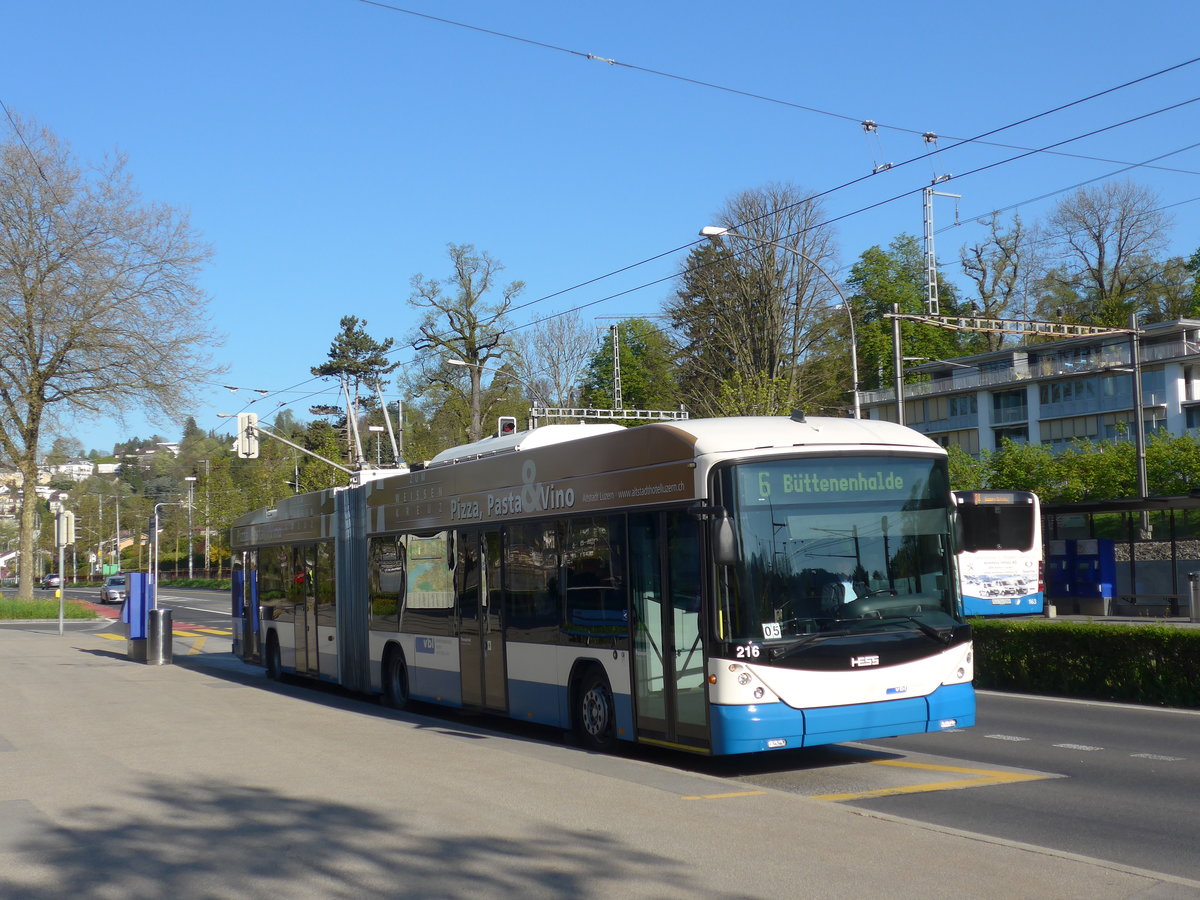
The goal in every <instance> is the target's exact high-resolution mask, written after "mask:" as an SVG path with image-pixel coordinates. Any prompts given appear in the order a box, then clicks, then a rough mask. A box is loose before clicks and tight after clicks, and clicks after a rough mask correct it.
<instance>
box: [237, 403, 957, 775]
mask: <svg viewBox="0 0 1200 900" xmlns="http://www.w3.org/2000/svg"><path fill="white" fill-rule="evenodd" d="M953 529H954V522H953V502H952V498H951V493H950V489H949V482H948V480H947V471H946V455H945V452H944V451H943V450H942V449H941V448H940V447H938V446H937V445H936V444H934V443H933V442H931V441H929V440H928V439H926V438H924V437H923V436H921V435H919V434H918V433H916V432H914V431H911V430H909V429H906V428H903V427H901V426H897V425H894V424H891V423H887V422H871V421H866V420H854V419H808V420H807V421H806V420H805V419H804V417H803V416H802V415H800V414H797V415H795V416H793V417H792V418H786V417H770V418H767V417H763V418H758V417H754V418H729V419H710V420H690V421H688V420H685V421H680V422H673V423H670V424H666V423H662V424H650V425H644V426H640V427H637V428H629V429H626V428H621V427H619V426H615V425H582V424H581V425H550V426H545V427H542V428H538V429H535V430H532V431H528V432H520V433H517V434H512V435H505V436H497V437H494V438H489V439H486V440H483V441H479V442H476V443H474V444H471V445H467V446H463V447H457V448H454V449H452V450H448V451H446V452H444V453H441V454H439V455H438V456H437V457H435V458H434V459H433V460H431V461H429V462H428V463H425V464H423V465H419V466H413V467H412V469H411V470H410V471H401V472H398V473H393V474H389V475H386V476H384V477H379V478H377V479H376V480H373V481H367V482H366V483H363V484H360V485H358V486H354V487H349V488H343V489H335V490H331V491H325V492H320V493H313V494H306V495H299V496H296V497H290V498H288V499H286V500H284V501H282V502H281V503H280V504H279V505H278V506H277V507H275V508H273V509H265V510H259V511H257V512H253V513H249V514H247V515H245V516H243V517H241V518H240V519H238V521H237V522H236V523H235V524H234V527H233V531H232V543H233V547H234V551H235V558H236V559H237V560H238V562H237V571H236V572H235V578H234V596H233V612H234V616H235V617H236V618H237V619H238V620H240V622H239V623H238V625H239V628H238V636H237V640H236V641H235V652H237V653H238V654H239V655H240V656H241V657H242V658H243V659H246V660H247V661H255V662H259V663H261V664H263V665H265V666H266V668H267V670H268V672H269V673H270V674H271V675H273V676H275V677H280V676H282V675H284V674H292V675H304V676H309V677H312V678H318V679H322V680H327V681H332V682H337V683H339V684H341V685H344V686H346V687H347V688H350V689H352V690H356V691H362V692H366V693H377V694H381V695H382V697H383V699H384V701H385V702H386V703H388V704H390V705H391V706H393V707H399V708H403V707H405V706H407V705H408V704H409V703H410V702H411V701H423V702H426V703H432V704H443V705H446V706H451V707H460V708H470V709H475V710H481V711H485V712H492V713H496V714H501V715H507V716H511V717H512V718H515V719H520V720H523V721H530V722H538V723H544V724H547V725H552V726H557V727H561V728H565V729H570V730H573V731H574V732H576V733H577V734H578V735H579V738H580V740H581V742H582V743H583V744H584V745H585V746H586V747H588V748H589V749H593V750H605V749H610V748H611V747H612V746H614V745H615V744H616V742H617V741H637V742H643V743H649V744H657V745H663V746H669V747H674V748H679V749H684V750H690V751H695V752H699V753H710V754H730V753H748V752H755V751H762V750H773V749H779V748H795V747H807V746H813V745H819V744H828V743H833V742H840V741H853V740H863V739H869V738H882V737H888V736H894V735H901V734H910V733H914V732H928V731H941V730H947V729H957V728H963V727H966V726H969V725H972V724H974V719H975V695H974V690H973V687H972V683H971V681H972V674H973V671H972V644H971V629H970V626H969V625H968V624H966V623H965V622H964V620H963V618H962V615H961V603H960V598H959V592H958V581H957V579H956V577H955V571H956V570H955V561H954V543H953Z"/></svg>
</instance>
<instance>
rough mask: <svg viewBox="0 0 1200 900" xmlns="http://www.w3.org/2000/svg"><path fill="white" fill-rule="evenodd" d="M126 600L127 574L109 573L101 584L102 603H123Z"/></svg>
mask: <svg viewBox="0 0 1200 900" xmlns="http://www.w3.org/2000/svg"><path fill="white" fill-rule="evenodd" d="M124 600H125V576H124V575H109V576H108V577H107V578H105V579H104V584H102V585H101V586H100V602H101V603H121V602H123V601H124Z"/></svg>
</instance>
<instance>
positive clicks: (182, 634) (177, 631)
mask: <svg viewBox="0 0 1200 900" xmlns="http://www.w3.org/2000/svg"><path fill="white" fill-rule="evenodd" d="M171 634H173V635H175V637H194V638H198V637H200V635H198V634H196V632H194V631H184V630H183V629H182V628H172V629H171Z"/></svg>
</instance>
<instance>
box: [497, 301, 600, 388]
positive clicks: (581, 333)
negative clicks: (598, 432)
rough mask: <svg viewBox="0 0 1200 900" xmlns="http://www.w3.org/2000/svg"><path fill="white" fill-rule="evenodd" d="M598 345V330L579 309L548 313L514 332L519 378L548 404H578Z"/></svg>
mask: <svg viewBox="0 0 1200 900" xmlns="http://www.w3.org/2000/svg"><path fill="white" fill-rule="evenodd" d="M596 345H597V338H596V330H595V329H594V328H592V327H590V326H587V325H584V324H583V320H582V318H580V315H579V313H578V312H577V311H571V312H567V313H561V314H559V315H551V316H547V317H546V318H544V319H542V320H541V321H540V322H537V323H535V324H534V326H533V327H532V328H530V329H529V330H527V331H521V332H517V333H516V334H515V335H514V339H513V346H514V348H515V349H516V351H517V362H516V366H515V368H516V372H517V377H518V378H520V380H521V383H522V385H523V386H525V387H526V388H527V389H528V390H529V391H531V392H532V394H533V395H534V396H535V397H536V398H537V399H538V400H541V401H542V402H543V403H545V404H546V405H547V406H578V405H579V392H580V385H581V384H582V383H583V376H584V374H585V373H586V372H587V370H588V364H589V363H590V361H591V358H592V354H593V353H594V352H595V350H596Z"/></svg>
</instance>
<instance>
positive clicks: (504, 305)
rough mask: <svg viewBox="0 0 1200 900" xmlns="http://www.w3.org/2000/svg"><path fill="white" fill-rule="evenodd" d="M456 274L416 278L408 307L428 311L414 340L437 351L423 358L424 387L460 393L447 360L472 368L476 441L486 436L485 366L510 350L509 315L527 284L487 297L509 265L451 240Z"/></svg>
mask: <svg viewBox="0 0 1200 900" xmlns="http://www.w3.org/2000/svg"><path fill="white" fill-rule="evenodd" d="M447 248H448V251H449V254H450V262H451V265H452V267H453V272H452V273H451V275H450V277H449V278H447V279H445V280H444V281H437V280H435V279H432V278H425V276H423V275H421V274H419V273H418V274H416V275H414V276H413V277H412V288H413V292H412V295H411V296H410V297H409V298H408V302H409V305H411V306H412V307H414V308H416V309H423V310H424V311H425V313H424V316H423V318H422V319H421V322H420V324H419V325H418V326H417V331H416V334H415V335H414V336H413V337H412V338H410V340H411V342H412V347H413V349H414V350H417V351H418V352H420V351H424V350H432V351H434V354H433V356H432V358H427V359H425V360H423V361H422V363H423V365H422V370H421V373H420V375H419V376H418V378H419V379H420V380H421V381H423V383H424V386H427V387H429V386H435V387H441V388H443V389H446V390H449V391H450V392H451V393H459V392H460V389H459V387H458V382H457V379H453V378H450V377H448V375H449V373H448V372H447V371H446V370H445V367H444V365H443V364H444V363H445V362H446V361H447V360H456V361H457V362H459V363H461V364H463V365H465V366H466V367H467V371H468V375H469V390H468V392H467V396H466V398H465V399H466V400H467V402H468V404H469V407H470V424H469V426H468V430H467V439H468V440H470V441H477V440H479V439H480V437H482V436H483V417H484V413H485V410H484V408H483V405H484V404H483V390H482V385H481V380H482V378H483V370H484V367H485V366H486V365H487V364H488V363H490V362H493V361H498V360H500V359H502V358H503V357H504V355H505V354H506V353H507V352H508V351H509V349H510V342H509V339H508V337H507V334H506V328H507V322H506V321H505V314H506V313H507V312H508V309H509V307H510V306H512V302H513V299H514V298H515V297H516V296H517V295H518V294H519V293H520V292H521V291H522V290H523V289H524V287H525V283H524V282H521V281H513V282H510V283H509V284H508V285H505V286H504V287H500V288H499V291H500V297H499V299H498V300H496V301H495V302H491V301H490V299H489V297H488V296H487V295H488V294H489V293H490V292H491V291H492V290H493V289H494V288H496V287H497V285H496V283H495V282H496V278H497V276H498V275H499V274H500V273H501V272H502V271H504V266H503V265H502V264H501V263H500V262H499V261H498V260H495V259H493V258H492V257H491V256H489V255H488V254H487V252H486V251H485V252H482V253H476V252H475V248H474V247H473V246H472V245H471V244H448V245H447Z"/></svg>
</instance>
